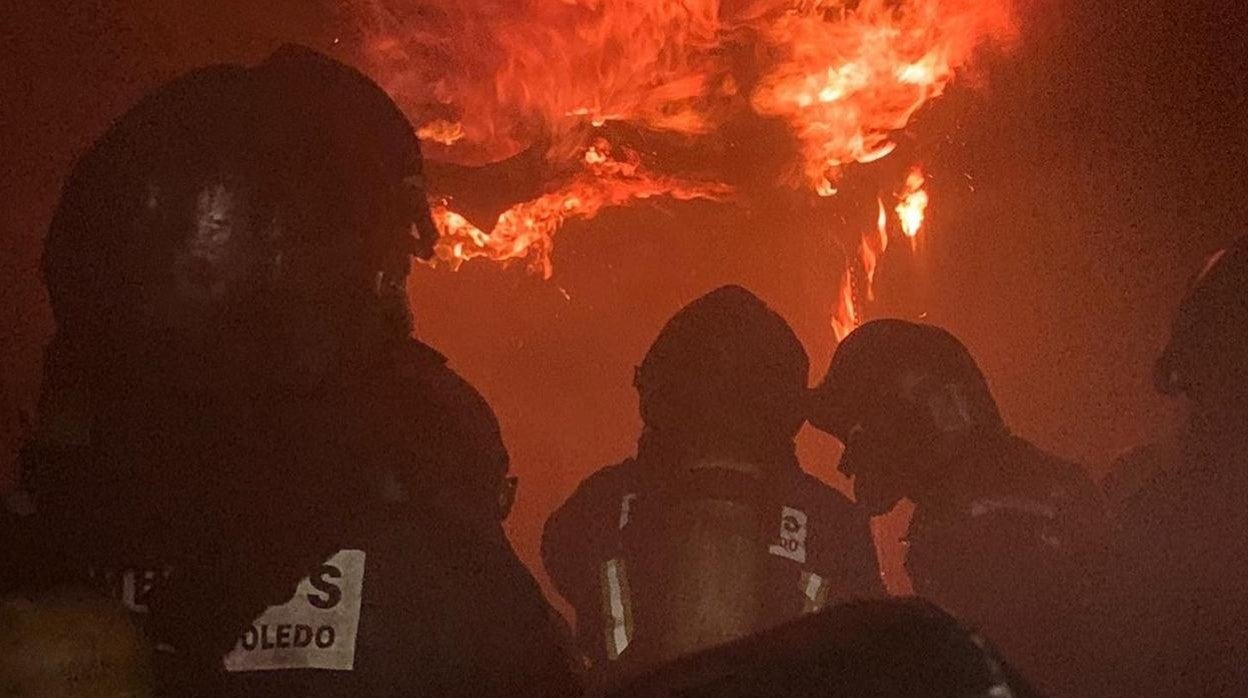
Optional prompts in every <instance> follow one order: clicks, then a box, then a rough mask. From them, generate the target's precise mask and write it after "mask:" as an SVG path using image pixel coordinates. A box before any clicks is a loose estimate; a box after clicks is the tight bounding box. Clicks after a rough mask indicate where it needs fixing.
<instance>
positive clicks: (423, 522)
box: [6, 342, 577, 697]
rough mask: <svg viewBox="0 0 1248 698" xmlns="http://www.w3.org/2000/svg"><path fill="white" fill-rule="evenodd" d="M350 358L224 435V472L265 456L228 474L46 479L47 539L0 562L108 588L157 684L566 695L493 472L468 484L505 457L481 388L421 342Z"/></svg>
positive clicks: (41, 515) (561, 661) (181, 690)
mask: <svg viewBox="0 0 1248 698" xmlns="http://www.w3.org/2000/svg"><path fill="white" fill-rule="evenodd" d="M366 376H367V377H366V378H365V379H363V380H361V381H359V382H358V383H356V384H353V385H351V386H344V387H343V388H342V389H341V390H340V394H339V395H338V396H337V397H336V398H335V399H333V400H328V401H326V404H323V405H320V406H318V407H316V408H314V409H313V408H306V407H305V409H304V410H303V411H304V412H305V414H304V415H303V416H301V417H300V418H297V419H293V421H291V422H283V421H281V420H278V423H279V424H280V425H281V426H283V427H287V428H284V429H282V430H281V431H267V430H262V431H259V432H255V433H251V434H248V435H246V436H248V437H249V440H250V439H252V438H254V439H255V440H256V441H265V442H267V444H266V446H265V447H263V448H256V449H254V450H253V449H251V448H237V444H232V445H231V448H230V449H227V450H229V451H230V452H231V453H239V454H242V455H243V457H245V458H246V459H247V460H246V462H245V463H244V464H243V467H241V468H239V467H229V468H223V470H224V471H225V472H227V473H229V474H238V477H246V475H245V473H246V472H247V471H248V470H249V469H257V470H259V469H263V468H265V467H273V468H274V469H275V472H274V473H273V474H272V475H271V476H266V475H264V474H263V473H260V472H257V473H256V474H255V475H254V476H253V477H251V478H247V479H246V485H247V487H245V488H234V487H231V486H230V485H229V483H226V482H223V483H220V486H219V487H218V488H217V489H214V490H210V491H206V490H202V489H201V490H199V491H197V492H194V493H193V494H194V495H195V496H196V498H195V499H193V500H191V499H187V500H183V501H180V502H178V503H177V504H176V505H173V506H170V505H168V504H164V505H159V506H157V505H153V504H152V502H153V501H154V500H168V499H173V498H176V497H177V496H180V495H183V494H192V493H177V492H167V491H155V490H151V489H147V488H145V487H144V486H143V485H142V483H127V482H125V481H122V480H113V481H106V482H103V483H101V482H99V481H94V482H91V481H86V482H80V483H79V485H78V488H79V491H75V492H72V493H69V494H59V493H55V492H53V493H48V496H46V497H44V498H43V501H46V502H47V503H48V504H47V506H45V507H43V509H41V510H40V511H39V512H37V513H36V514H34V515H33V518H32V519H31V521H29V522H28V524H33V525H27V526H26V528H29V529H30V530H31V531H32V534H33V535H37V536H39V537H40V538H41V539H43V540H46V541H48V542H47V544H46V545H43V546H41V547H36V546H30V547H29V548H28V555H29V556H30V557H29V559H26V560H23V561H14V560H10V562H16V563H17V564H15V565H12V566H11V567H10V570H9V573H8V574H6V577H8V579H9V580H10V584H11V585H13V586H18V582H20V578H21V577H22V576H23V575H25V576H26V577H27V578H29V577H30V576H32V575H37V576H39V577H41V579H40V580H38V582H33V581H32V582H28V583H27V586H29V585H31V584H35V583H37V584H40V585H43V586H47V585H49V584H54V583H59V582H61V581H65V580H74V581H87V582H89V583H92V584H94V585H96V586H98V587H99V588H101V589H103V590H105V591H107V592H109V593H111V594H112V595H114V596H116V597H117V598H119V599H121V600H122V601H123V602H124V603H126V605H127V606H129V607H130V608H131V609H132V610H133V611H134V612H135V614H136V617H137V618H139V620H140V622H141V623H142V624H143V625H144V626H145V627H146V628H147V629H148V631H149V633H150V634H151V635H152V637H153V640H154V641H155V643H156V645H157V651H158V654H159V657H158V660H159V661H158V671H159V674H160V676H159V679H160V684H161V686H162V691H163V693H162V695H169V696H196V695H212V696H218V695H220V696H268V695H283V696H308V697H321V696H326V697H328V696H424V695H474V696H476V695H499V696H501V695H535V696H536V695H541V696H559V695H572V694H575V693H576V692H577V686H576V685H575V681H574V679H573V674H572V670H571V665H570V663H569V662H568V661H567V659H566V657H565V654H564V652H563V646H562V643H561V642H560V638H559V636H558V634H557V631H556V626H555V624H554V623H553V611H552V610H551V609H550V607H549V605H548V604H547V602H546V600H545V599H544V597H543V596H542V594H541V591H540V589H539V588H538V586H537V584H536V582H535V581H534V579H533V577H532V576H531V574H530V573H529V572H528V570H527V569H525V567H524V566H523V564H522V563H521V562H520V561H519V559H518V558H517V557H516V555H515V553H514V551H513V550H512V548H511V546H510V544H509V543H508V541H507V540H506V538H505V536H504V534H503V531H502V528H501V525H500V523H499V521H498V520H497V514H496V513H495V512H497V507H496V503H497V498H496V494H494V492H495V491H496V490H491V495H492V498H491V499H489V501H488V502H486V503H482V502H481V497H482V496H483V495H482V493H483V492H485V491H486V489H487V486H486V484H485V483H487V482H489V481H495V480H497V479H498V478H501V477H502V474H503V473H505V471H506V467H507V455H506V451H505V449H504V448H503V444H502V441H501V437H500V435H499V431H498V425H497V422H496V420H495V419H494V416H493V414H492V412H491V411H490V410H489V407H488V405H486V403H485V402H484V400H483V399H482V398H481V396H480V395H479V394H478V393H477V392H476V391H475V390H474V389H473V388H472V387H471V386H470V385H468V384H467V383H466V382H465V381H463V379H461V378H459V377H458V376H457V375H455V373H454V372H452V371H451V370H450V369H449V368H447V366H446V365H445V363H444V359H442V357H441V356H440V355H438V354H436V352H433V351H432V350H430V349H428V348H427V347H425V346H424V345H421V344H419V343H414V342H413V343H411V344H409V345H408V346H406V347H404V348H402V349H401V350H400V351H399V352H398V353H397V355H396V356H394V357H393V359H392V360H387V361H382V362H379V363H378V364H377V365H376V366H375V367H374V368H373V369H372V370H371V371H370V372H367V373H366ZM292 409H294V408H292ZM309 412H310V413H317V417H316V418H315V419H313V418H310V417H307V415H306V413H309ZM295 427H298V428H295ZM233 436H234V437H238V436H240V435H239V434H234V435H233ZM209 441H212V440H211V439H210V440H209ZM230 441H233V439H230ZM252 445H255V444H252ZM209 453H215V452H213V451H210V452H209ZM77 455H78V456H82V457H86V456H88V455H89V452H83V453H80V454H77ZM268 458H272V459H274V460H268ZM292 462H293V463H295V464H297V465H298V466H299V468H300V469H301V470H297V469H289V470H288V469H285V468H286V465H288V464H290V463H292ZM194 465H195V466H196V467H212V466H213V465H214V463H212V462H211V461H209V462H204V461H203V459H199V460H198V461H197V462H195V463H194ZM297 471H298V472H301V473H302V475H303V476H302V477H297V476H294V475H295V474H296V472H297ZM66 484H73V481H69V482H67V483H66ZM81 488H86V489H87V490H88V491H81ZM65 503H73V505H74V506H72V507H71V508H70V509H68V510H67V509H66V508H65V506H64V504H65ZM84 504H89V506H78V505H84ZM487 511H488V512H490V513H491V514H493V516H494V518H490V517H489V515H487V514H486V512H487ZM171 513H172V514H173V515H174V516H173V517H172V518H168V516H169V514H171ZM162 517H166V519H165V520H164V522H163V525H162Z"/></svg>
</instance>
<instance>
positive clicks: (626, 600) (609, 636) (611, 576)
mask: <svg viewBox="0 0 1248 698" xmlns="http://www.w3.org/2000/svg"><path fill="white" fill-rule="evenodd" d="M630 597H631V594H630V592H629V588H628V574H627V572H626V569H625V565H624V561H623V560H621V559H618V558H615V559H611V560H607V561H606V562H604V563H602V604H603V615H604V616H606V620H607V627H606V632H605V635H606V643H607V657H608V658H609V659H611V661H615V660H617V659H619V658H620V655H621V654H623V653H624V650H626V649H628V644H629V642H631V641H632V639H633V612H632V604H631V601H630Z"/></svg>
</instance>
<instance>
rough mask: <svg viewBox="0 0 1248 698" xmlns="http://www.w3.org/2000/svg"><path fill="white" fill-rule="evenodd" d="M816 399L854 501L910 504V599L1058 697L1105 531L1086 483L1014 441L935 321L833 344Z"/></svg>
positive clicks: (878, 509) (898, 324) (876, 326)
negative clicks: (975, 632)
mask: <svg viewBox="0 0 1248 698" xmlns="http://www.w3.org/2000/svg"><path fill="white" fill-rule="evenodd" d="M815 403H816V406H815V409H814V414H813V416H812V417H811V423H812V424H814V425H815V426H817V427H819V428H821V429H823V430H825V431H828V432H829V433H831V434H833V435H834V436H836V437H837V438H839V439H841V441H842V442H844V443H845V452H844V454H843V455H842V457H841V465H840V469H841V471H842V472H844V473H845V474H846V475H848V476H850V477H852V478H853V480H854V494H855V497H856V499H857V500H858V502H859V504H861V505H863V506H865V507H866V508H867V509H868V510H870V511H871V512H872V513H873V514H883V513H885V512H888V511H890V510H891V509H892V508H893V507H894V506H895V505H896V504H897V503H898V502H900V501H901V500H902V499H903V498H906V499H909V500H911V501H912V502H913V503H914V505H915V509H914V515H913V518H912V519H911V523H910V528H909V531H908V533H907V536H906V540H907V543H908V547H907V552H906V560H905V565H906V570H907V571H908V572H909V574H910V577H911V579H912V581H913V583H914V589H915V591H916V592H917V593H918V594H920V595H922V596H924V597H926V598H929V599H931V600H933V601H935V602H936V603H938V604H940V605H941V606H942V607H944V608H946V609H948V610H949V611H951V612H953V613H954V614H955V615H957V616H958V617H960V618H963V619H964V620H966V621H967V622H969V623H970V624H971V625H972V626H974V627H978V628H981V629H982V630H983V631H984V633H985V634H987V636H988V637H989V638H991V639H992V640H993V641H994V642H995V643H996V644H997V646H998V647H1000V648H1001V650H1002V651H1003V652H1004V653H1005V654H1006V656H1007V657H1009V658H1010V659H1011V660H1012V661H1013V662H1015V664H1016V665H1017V666H1018V667H1019V668H1020V669H1021V670H1022V671H1023V672H1024V674H1026V675H1027V676H1028V677H1029V678H1032V679H1033V680H1034V681H1036V683H1037V685H1039V686H1041V687H1042V688H1045V687H1049V688H1051V689H1054V690H1053V692H1054V693H1055V694H1059V695H1060V692H1059V691H1058V690H1056V689H1057V688H1058V686H1059V685H1061V684H1062V683H1063V682H1064V680H1065V679H1066V678H1067V677H1066V676H1065V675H1064V674H1065V671H1066V670H1067V666H1068V663H1067V659H1066V653H1067V652H1068V651H1069V650H1070V647H1071V646H1070V643H1069V642H1068V641H1067V640H1066V639H1065V638H1066V636H1067V634H1068V633H1069V632H1070V630H1069V629H1068V628H1066V627H1065V625H1064V624H1065V620H1066V619H1065V618H1063V615H1064V614H1065V613H1067V611H1068V610H1069V609H1070V608H1071V607H1072V604H1074V603H1077V602H1079V601H1080V600H1081V599H1083V598H1084V593H1085V586H1086V584H1087V580H1088V578H1089V575H1090V574H1091V573H1092V570H1093V569H1094V563H1095V560H1096V555H1097V554H1098V553H1099V546H1100V545H1101V543H1102V541H1103V536H1104V535H1105V533H1106V531H1105V528H1106V526H1105V521H1104V514H1103V507H1102V500H1101V497H1100V493H1099V491H1098V490H1097V488H1096V486H1095V485H1094V484H1093V483H1092V481H1091V480H1089V479H1088V478H1087V476H1085V475H1084V473H1083V472H1082V471H1081V470H1080V469H1079V468H1078V467H1077V466H1075V465H1073V464H1071V463H1067V462H1065V461H1063V460H1060V459H1058V458H1056V457H1054V456H1051V455H1049V454H1047V453H1045V452H1043V451H1041V450H1040V449H1038V448H1036V447H1035V446H1033V445H1031V444H1029V443H1027V442H1026V441H1024V440H1023V439H1021V438H1018V437H1016V436H1014V435H1013V434H1011V433H1010V431H1009V429H1008V428H1007V427H1006V425H1005V423H1004V421H1003V420H1002V418H1001V415H1000V412H999V411H998V409H997V405H996V402H995V401H994V399H993V397H992V394H991V392H990V391H989V389H988V384H987V381H986V380H985V379H984V376H983V374H982V373H981V372H980V370H979V367H978V366H977V365H976V364H975V361H974V360H973V359H972V358H971V355H970V353H969V352H968V351H967V350H966V348H965V347H964V346H963V345H962V344H961V342H959V341H958V340H957V339H956V338H954V337H953V336H952V335H951V334H949V333H948V332H946V331H944V330H942V329H939V328H936V327H932V326H927V325H918V324H914V323H910V322H904V321H901V320H878V321H875V322H871V323H867V324H865V325H863V326H862V327H861V328H859V329H858V330H856V331H854V332H853V333H851V334H850V335H849V336H848V337H847V338H846V339H845V341H844V342H843V343H842V344H841V346H840V347H839V348H838V349H837V351H836V354H835V356H834V357H833V359H832V365H831V368H830V369H829V371H828V375H827V377H826V378H825V379H824V381H823V383H822V384H821V385H820V387H819V388H818V389H817V391H816V399H815Z"/></svg>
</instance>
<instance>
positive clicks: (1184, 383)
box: [1155, 237, 1248, 400]
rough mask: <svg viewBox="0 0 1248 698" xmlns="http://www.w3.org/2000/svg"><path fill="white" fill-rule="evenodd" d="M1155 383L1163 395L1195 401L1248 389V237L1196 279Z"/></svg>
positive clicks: (1220, 254) (1216, 257)
mask: <svg viewBox="0 0 1248 698" xmlns="http://www.w3.org/2000/svg"><path fill="white" fill-rule="evenodd" d="M1155 378H1156V384H1157V389H1158V390H1160V391H1161V392H1162V393H1165V394H1167V395H1179V394H1183V395H1187V396H1188V397H1191V398H1193V399H1195V400H1201V399H1202V398H1205V397H1207V394H1208V391H1209V390H1210V389H1211V388H1214V387H1219V388H1222V389H1230V390H1237V391H1240V392H1243V391H1244V390H1245V389H1248V237H1243V238H1240V239H1239V240H1237V241H1236V242H1235V243H1234V244H1233V245H1231V246H1230V247H1229V248H1227V249H1224V250H1222V251H1220V252H1218V253H1217V254H1215V255H1213V256H1212V257H1210V258H1209V260H1208V261H1207V262H1206V264H1205V266H1204V267H1203V268H1202V269H1201V271H1200V273H1198V274H1197V275H1196V277H1195V278H1194V279H1193V281H1192V283H1191V284H1190V290H1189V291H1188V294H1187V297H1186V298H1184V299H1183V302H1182V303H1181V304H1180V305H1179V311H1178V316H1177V317H1176V318H1175V321H1174V325H1173V328H1172V331H1171V334H1170V343H1169V344H1168V345H1167V346H1166V349H1165V351H1164V352H1162V355H1161V358H1159V359H1158V360H1157V364H1156V370H1155Z"/></svg>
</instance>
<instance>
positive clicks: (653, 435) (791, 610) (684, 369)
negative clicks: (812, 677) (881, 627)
mask: <svg viewBox="0 0 1248 698" xmlns="http://www.w3.org/2000/svg"><path fill="white" fill-rule="evenodd" d="M807 361H808V360H807V357H806V353H805V350H804V349H803V348H802V345H801V343H800V342H799V341H798V339H797V337H796V336H795V335H794V334H793V331H792V329H791V328H790V327H789V326H788V324H787V323H786V322H785V321H784V320H783V319H782V318H781V317H780V316H779V315H777V314H776V313H775V312H773V311H772V310H771V309H769V308H768V307H767V306H766V305H765V304H763V302H762V301H760V300H759V299H758V298H757V297H755V296H754V295H753V294H751V293H750V292H749V291H746V290H745V289H743V288H740V287H736V286H728V287H724V288H720V289H718V290H716V291H713V292H711V293H709V294H707V295H705V296H703V297H701V298H699V299H697V300H695V301H694V302H692V303H690V304H689V305H688V306H686V307H685V308H683V309H682V310H681V311H680V312H678V313H677V314H676V315H675V316H674V317H673V318H672V319H671V320H670V321H668V323H667V325H666V326H665V327H664V328H663V330H662V331H661V332H660V333H659V336H658V338H657V339H656V340H655V342H654V344H653V346H651V348H650V350H649V352H648V353H647V354H646V357H645V358H644V359H643V361H642V362H641V365H640V367H639V368H638V369H637V372H636V379H635V385H636V387H637V392H638V395H639V397H640V407H641V417H642V421H643V424H644V426H643V430H642V434H641V438H640V440H639V443H638V446H637V454H636V456H635V457H633V458H630V459H628V460H627V461H625V462H623V463H620V464H619V465H615V466H612V467H609V468H605V469H603V470H601V471H599V472H597V473H595V474H594V475H592V476H590V477H589V478H588V479H587V480H586V481H585V482H583V483H582V484H581V485H580V487H579V488H577V490H576V491H575V492H574V493H573V494H572V496H571V497H570V498H569V499H568V501H567V502H566V503H564V504H563V505H562V506H561V507H560V508H559V509H558V510H557V511H556V512H555V513H554V514H553V515H552V516H551V517H550V520H549V521H548V522H547V523H546V528H545V532H544V535H543V539H542V558H543V560H544V561H545V564H546V569H547V570H548V571H549V572H550V575H551V578H552V580H553V581H554V584H555V586H556V587H557V588H558V590H559V592H560V593H561V594H562V595H563V596H564V597H565V598H566V599H567V600H568V601H569V602H570V603H571V604H572V606H573V607H574V608H575V610H576V621H577V627H576V633H577V637H578V640H579V643H580V646H581V648H582V650H583V652H584V653H585V654H586V655H587V656H588V657H589V658H590V661H591V662H592V666H593V669H592V672H593V674H594V675H595V677H596V678H597V679H598V680H600V681H604V682H608V683H609V682H611V681H613V680H616V679H618V678H619V677H621V676H627V675H630V674H632V673H634V672H636V671H639V670H642V669H645V668H647V667H650V666H653V665H655V664H657V663H660V662H663V661H666V660H669V659H672V658H674V657H677V656H680V655H683V654H687V653H690V652H693V651H695V650H698V649H701V648H704V647H707V646H710V645H713V644H717V643H722V642H726V641H728V640H732V639H735V638H738V637H742V636H745V635H748V634H750V633H753V632H757V631H759V630H761V629H763V628H766V627H769V626H771V625H774V624H777V623H780V622H782V621H785V620H788V619H791V618H794V617H797V616H798V615H800V614H801V613H803V612H804V611H813V610H817V609H819V608H820V607H822V606H823V605H825V604H827V603H829V602H832V601H835V600H837V599H844V598H849V597H855V596H867V595H876V594H881V593H882V584H881V581H880V576H879V570H878V564H877V561H876V557H875V550H874V547H873V545H872V540H871V536H870V531H869V530H868V525H867V518H866V516H865V515H863V514H862V513H861V512H860V511H859V510H858V509H856V508H855V507H854V506H853V505H852V504H851V503H850V502H849V501H848V500H847V499H846V498H845V497H843V496H842V495H840V494H839V493H838V492H837V491H835V490H833V489H832V488H830V487H828V486H826V485H824V484H822V483H820V482H819V481H817V480H816V479H815V478H813V477H812V476H810V475H807V474H806V473H805V472H803V471H802V469H801V467H800V466H799V464H798V461H797V457H796V453H795V450H794V437H795V436H796V434H797V432H798V429H799V428H800V427H801V425H802V423H803V422H804V421H805V420H804V418H803V402H802V401H803V398H804V396H805V391H806V380H807V370H808V363H807Z"/></svg>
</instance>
